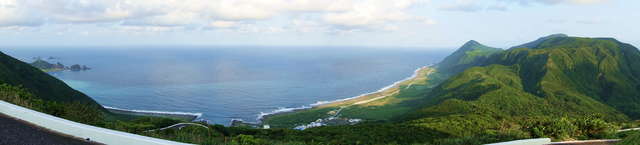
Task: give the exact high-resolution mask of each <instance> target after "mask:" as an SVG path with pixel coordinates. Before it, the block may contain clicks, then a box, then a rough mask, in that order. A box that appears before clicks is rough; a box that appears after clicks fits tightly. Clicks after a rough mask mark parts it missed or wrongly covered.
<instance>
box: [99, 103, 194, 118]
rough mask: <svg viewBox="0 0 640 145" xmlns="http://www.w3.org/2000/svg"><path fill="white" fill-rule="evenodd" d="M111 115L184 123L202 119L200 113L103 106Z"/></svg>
mask: <svg viewBox="0 0 640 145" xmlns="http://www.w3.org/2000/svg"><path fill="white" fill-rule="evenodd" d="M103 107H104V108H105V109H107V110H108V111H109V112H111V113H116V114H126V115H135V116H156V117H169V118H176V119H181V120H186V121H190V122H193V121H197V120H199V119H200V117H202V113H189V112H168V111H151V110H132V109H122V108H116V107H110V106H103Z"/></svg>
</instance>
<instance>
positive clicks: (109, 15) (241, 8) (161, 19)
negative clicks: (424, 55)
mask: <svg viewBox="0 0 640 145" xmlns="http://www.w3.org/2000/svg"><path fill="white" fill-rule="evenodd" d="M422 1H427V0H422ZM418 3H419V1H418V0H393V1H390V0H0V27H8V26H41V25H43V24H73V25H76V24H79V25H82V24H96V25H102V24H109V25H102V26H108V27H125V28H123V29H135V30H153V31H156V30H163V29H165V28H166V27H183V28H184V27H192V28H197V27H203V28H211V27H213V28H230V27H236V28H238V29H240V28H241V27H242V28H244V29H245V30H250V29H252V28H250V27H247V26H240V24H248V23H254V22H258V21H270V20H273V19H275V18H285V19H295V18H297V17H303V18H306V19H312V21H314V22H315V23H317V25H324V26H322V28H323V29H326V28H327V27H325V26H329V27H334V28H340V29H356V27H367V28H369V29H370V28H384V26H387V25H390V23H397V22H403V21H422V20H419V19H415V17H416V16H414V15H412V14H411V13H409V12H408V11H407V9H409V8H410V7H412V6H415V5H417V4H418ZM145 26H148V27H149V28H141V27H145ZM266 28H268V27H266ZM276 28H283V27H279V26H274V27H273V29H272V30H273V31H274V32H277V31H279V30H277V29H276ZM289 28H292V27H289Z"/></svg>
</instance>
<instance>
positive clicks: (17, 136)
mask: <svg viewBox="0 0 640 145" xmlns="http://www.w3.org/2000/svg"><path fill="white" fill-rule="evenodd" d="M0 145H99V143H95V142H87V141H85V140H83V139H78V138H74V137H70V136H66V135H62V134H58V133H54V132H52V131H49V130H47V129H45V128H41V127H38V126H34V125H32V124H29V123H27V122H24V121H21V120H16V119H14V118H11V117H9V116H7V115H5V114H2V113H0Z"/></svg>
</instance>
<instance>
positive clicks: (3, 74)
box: [0, 53, 104, 110]
mask: <svg viewBox="0 0 640 145" xmlns="http://www.w3.org/2000/svg"><path fill="white" fill-rule="evenodd" d="M0 83H5V84H9V85H13V86H22V87H23V88H26V89H27V90H29V92H31V93H33V94H34V95H35V96H37V97H39V98H41V99H43V100H46V101H60V102H81V103H83V104H87V105H90V106H94V107H97V108H100V109H102V106H100V105H99V104H98V103H97V102H96V101H94V100H93V99H91V98H90V97H89V96H87V95H85V94H83V93H81V92H79V91H77V90H74V89H72V88H71V87H69V86H67V84H65V83H64V82H62V81H60V80H58V79H56V78H54V77H53V76H50V75H49V74H47V73H45V72H43V71H41V70H40V69H37V68H35V67H32V66H31V65H29V64H27V63H24V62H22V61H20V60H17V59H15V58H12V57H10V56H8V55H6V54H3V53H0ZM102 110H104V109H102Z"/></svg>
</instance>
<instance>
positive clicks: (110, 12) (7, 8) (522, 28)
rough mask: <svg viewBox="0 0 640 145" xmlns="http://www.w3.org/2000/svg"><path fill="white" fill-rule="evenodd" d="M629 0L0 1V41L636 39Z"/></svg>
mask: <svg viewBox="0 0 640 145" xmlns="http://www.w3.org/2000/svg"><path fill="white" fill-rule="evenodd" d="M639 9H640V1H637V0H0V46H5V47H6V46H164V45H198V46H200V45H203V46H209V45H211V46H361V47H389V48H394V47H412V48H414V47H415V48H421V49H435V48H453V47H458V46H460V45H462V44H463V43H464V42H466V41H469V40H477V41H479V42H481V43H483V44H487V45H489V46H494V47H502V48H507V47H510V46H514V45H518V44H521V43H525V42H528V41H532V40H534V39H536V38H538V37H542V36H546V35H550V34H555V33H565V34H568V35H571V36H582V37H614V38H617V39H618V40H620V41H623V42H627V43H631V44H634V45H636V46H638V45H640V39H639V38H640V29H638V28H636V27H637V26H640V12H638V10H639Z"/></svg>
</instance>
